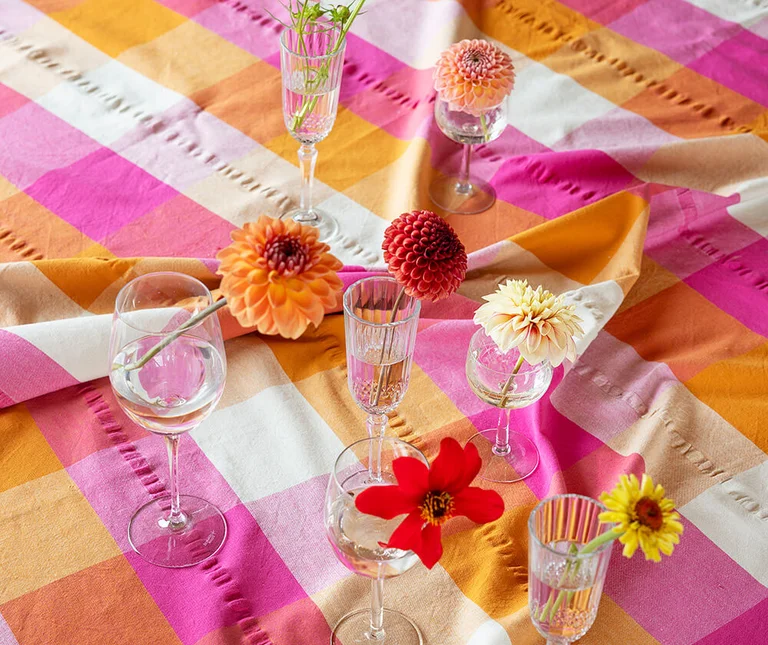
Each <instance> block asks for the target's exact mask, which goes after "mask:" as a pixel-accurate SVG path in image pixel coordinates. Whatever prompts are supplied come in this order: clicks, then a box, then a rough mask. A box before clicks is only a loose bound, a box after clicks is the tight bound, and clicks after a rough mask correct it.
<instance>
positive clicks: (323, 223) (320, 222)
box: [285, 208, 339, 242]
mask: <svg viewBox="0 0 768 645" xmlns="http://www.w3.org/2000/svg"><path fill="white" fill-rule="evenodd" d="M285 217H290V218H291V219H292V220H293V221H294V222H299V223H301V224H304V225H306V226H314V227H315V228H316V229H318V230H319V231H320V236H319V238H318V239H319V240H320V241H321V242H330V240H332V239H333V238H335V237H338V235H339V223H338V222H337V221H336V220H335V219H334V218H333V217H331V216H330V215H329V214H328V213H326V212H325V211H321V210H318V209H317V208H313V209H312V210H311V211H307V210H302V209H300V208H297V209H296V210H294V211H291V212H290V213H288V214H287V215H285Z"/></svg>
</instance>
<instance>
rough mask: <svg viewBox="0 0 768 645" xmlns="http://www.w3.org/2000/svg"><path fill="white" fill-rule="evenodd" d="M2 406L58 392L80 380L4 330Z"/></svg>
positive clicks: (0, 361)
mask: <svg viewBox="0 0 768 645" xmlns="http://www.w3.org/2000/svg"><path fill="white" fill-rule="evenodd" d="M0 365H4V366H5V368H4V369H2V370H0V406H1V407H7V406H8V405H9V401H10V402H11V403H18V402H20V401H26V400H27V399H32V398H34V397H36V396H40V395H41V394H47V393H48V392H54V391H56V390H60V389H62V388H65V387H69V386H70V385H75V384H77V383H78V380H77V379H76V378H75V377H74V376H72V375H71V374H70V373H69V372H67V370H65V369H64V368H63V367H61V365H59V364H58V363H57V362H56V361H54V360H53V359H52V358H50V357H49V356H48V355H47V354H45V353H43V352H41V351H40V350H39V349H38V348H37V347H35V346H34V345H33V344H32V343H30V342H28V341H27V340H25V339H23V338H21V337H19V336H16V335H15V334H13V333H11V332H9V331H7V330H5V329H0Z"/></svg>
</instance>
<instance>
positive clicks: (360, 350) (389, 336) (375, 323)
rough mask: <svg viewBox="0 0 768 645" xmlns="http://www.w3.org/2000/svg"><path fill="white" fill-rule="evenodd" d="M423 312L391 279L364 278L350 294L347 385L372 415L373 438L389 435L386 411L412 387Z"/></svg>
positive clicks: (347, 296) (347, 299)
mask: <svg viewBox="0 0 768 645" xmlns="http://www.w3.org/2000/svg"><path fill="white" fill-rule="evenodd" d="M420 311H421V302H420V301H419V300H418V299H417V298H413V297H412V296H409V295H407V294H406V293H405V292H404V290H403V288H402V287H401V286H400V284H399V283H398V282H397V280H395V279H394V278H391V277H378V276H377V277H372V278H363V279H362V280H358V281H357V282H355V283H354V284H353V285H351V286H350V287H349V288H348V289H347V291H346V293H345V294H344V328H345V333H346V345H347V385H348V386H349V391H350V392H351V393H352V397H353V398H354V399H355V402H356V403H357V405H358V406H360V407H361V408H362V409H363V410H364V411H365V412H367V413H368V419H367V421H366V426H367V428H368V436H369V437H379V436H384V431H385V429H386V426H387V416H386V413H387V412H391V411H392V410H394V409H395V408H396V407H397V406H398V405H400V402H401V401H402V400H403V397H404V396H405V392H406V390H407V389H408V382H409V381H410V378H411V363H412V361H413V350H414V347H415V344H416V332H417V331H418V324H419V312H420ZM375 463H376V462H375V460H373V459H372V460H371V465H372V470H371V476H372V477H375V476H376V473H375V472H374V471H375V467H374V466H375Z"/></svg>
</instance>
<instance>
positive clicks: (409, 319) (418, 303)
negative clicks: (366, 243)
mask: <svg viewBox="0 0 768 645" xmlns="http://www.w3.org/2000/svg"><path fill="white" fill-rule="evenodd" d="M369 280H385V281H387V282H394V283H395V284H397V285H399V284H400V283H399V282H398V281H397V280H395V278H393V277H392V276H391V275H373V276H370V277H368V278H361V279H360V280H356V281H355V282H353V283H352V284H350V285H349V286H348V287H347V289H346V291H345V292H344V298H343V303H342V304H343V307H344V315H345V316H349V317H350V318H352V319H353V320H355V321H356V322H358V323H360V324H361V325H368V326H369V327H381V328H385V329H393V328H395V327H398V326H400V325H404V324H405V323H409V322H412V321H413V319H415V318H418V317H419V313H420V312H421V300H419V299H418V298H414V297H413V296H409V295H408V294H407V293H406V294H405V295H406V297H408V298H412V299H413V300H415V301H416V304H415V305H414V307H413V311H412V312H411V313H410V314H409V315H407V316H406V317H405V318H403V319H402V320H395V321H393V322H386V323H377V322H373V321H371V320H365V319H364V318H360V316H358V315H357V314H356V313H355V312H354V311H352V308H351V303H350V302H349V300H351V299H352V296H351V295H349V294H351V293H352V287H354V286H355V285H358V284H360V283H362V282H368V281H369ZM400 288H401V289H404V288H405V287H402V286H401V287H400ZM400 311H402V310H400Z"/></svg>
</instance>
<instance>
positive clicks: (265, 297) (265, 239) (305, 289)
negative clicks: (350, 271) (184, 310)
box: [216, 215, 342, 338]
mask: <svg viewBox="0 0 768 645" xmlns="http://www.w3.org/2000/svg"><path fill="white" fill-rule="evenodd" d="M317 235H318V232H317V229H315V228H313V227H312V226H303V225H302V224H299V223H298V222H294V221H292V220H289V221H283V220H279V219H274V218H272V217H267V216H266V215H262V216H261V217H260V218H259V219H258V220H257V221H256V222H249V223H247V224H246V225H245V226H243V228H242V229H238V230H236V231H233V232H232V244H230V245H229V246H228V247H226V248H224V249H222V250H221V251H219V253H218V254H217V255H216V257H217V258H218V259H219V260H221V265H220V266H219V270H218V273H219V275H221V276H223V277H222V280H221V291H222V293H223V294H224V296H225V297H226V298H227V303H228V306H229V310H230V312H231V313H232V315H234V316H235V318H237V321H238V322H239V323H240V324H241V325H243V326H244V327H256V328H257V330H258V331H259V332H260V333H262V334H270V335H272V334H280V336H283V337H284V338H298V337H299V336H301V334H303V333H304V330H305V329H306V328H307V327H308V326H309V323H312V324H313V325H314V326H315V327H317V326H318V325H319V324H320V322H321V321H322V319H323V316H324V315H325V313H326V312H328V311H330V310H331V309H333V308H335V307H337V306H338V304H339V303H340V301H341V291H342V282H341V279H340V278H339V277H338V276H337V275H336V271H338V270H339V269H341V267H342V264H341V262H340V261H339V260H338V259H336V258H335V257H334V256H333V255H331V254H330V253H328V249H329V247H328V245H327V244H323V243H322V242H319V241H318V239H317Z"/></svg>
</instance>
